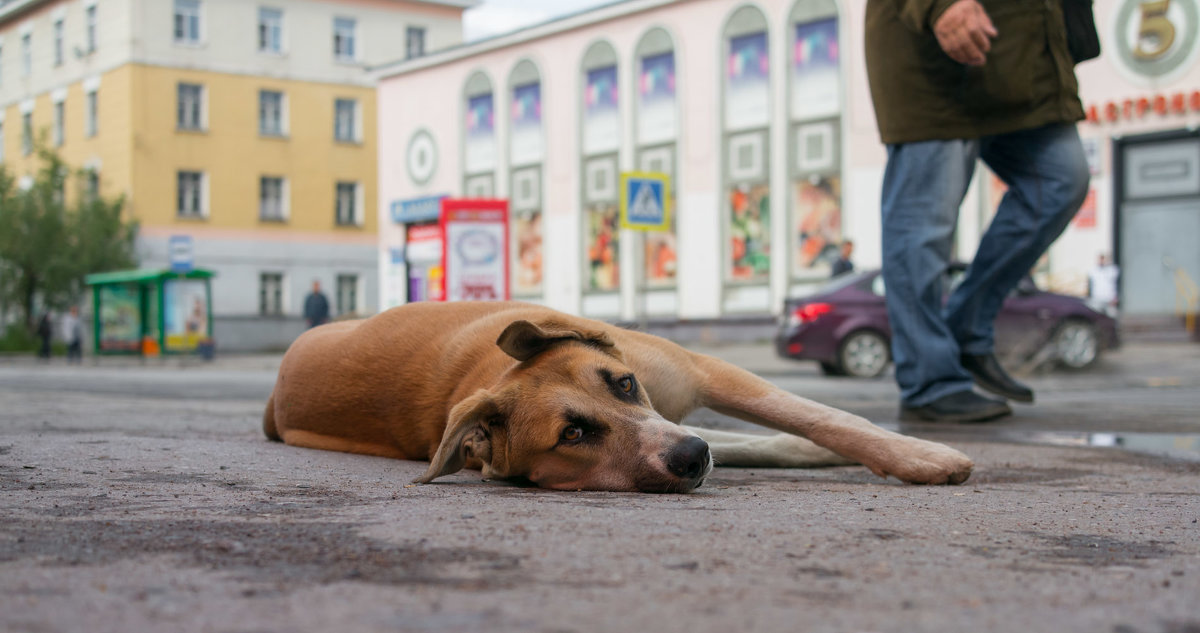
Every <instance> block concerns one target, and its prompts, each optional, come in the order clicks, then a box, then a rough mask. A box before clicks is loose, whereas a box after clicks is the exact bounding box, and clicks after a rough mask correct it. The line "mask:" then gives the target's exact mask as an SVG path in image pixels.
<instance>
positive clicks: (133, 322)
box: [100, 284, 142, 352]
mask: <svg viewBox="0 0 1200 633" xmlns="http://www.w3.org/2000/svg"><path fill="white" fill-rule="evenodd" d="M139 300H140V298H139V296H138V287H137V286H136V285H133V284H128V285H121V286H116V285H112V286H101V287H100V349H101V350H103V351H131V352H133V351H137V350H139V349H140V348H141V339H142V328H141V323H139V322H138V302H139Z"/></svg>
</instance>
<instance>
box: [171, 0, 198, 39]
mask: <svg viewBox="0 0 1200 633" xmlns="http://www.w3.org/2000/svg"><path fill="white" fill-rule="evenodd" d="M175 41H176V42H178V43H180V44H199V43H200V0H175Z"/></svg>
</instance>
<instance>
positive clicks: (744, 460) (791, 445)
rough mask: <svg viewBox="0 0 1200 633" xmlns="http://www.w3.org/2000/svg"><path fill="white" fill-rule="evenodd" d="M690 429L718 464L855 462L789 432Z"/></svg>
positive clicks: (776, 465) (809, 465)
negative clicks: (770, 432)
mask: <svg viewBox="0 0 1200 633" xmlns="http://www.w3.org/2000/svg"><path fill="white" fill-rule="evenodd" d="M684 428H686V429H687V430H689V431H691V432H693V433H695V434H696V435H698V436H700V439H702V440H704V441H705V442H708V448H709V450H711V451H712V456H713V463H714V464H716V465H717V466H735V467H743V468H817V467H819V466H845V465H849V464H853V463H855V462H853V461H851V460H849V459H846V458H845V457H842V456H841V455H838V454H837V453H835V452H833V451H831V450H829V449H827V448H822V447H820V446H817V445H816V444H813V443H812V442H811V441H809V440H807V439H804V438H803V437H800V436H797V435H791V434H788V433H775V434H772V435H761V434H757V435H756V434H752V433H734V432H731V431H718V430H717V429H706V428H701V427H695V426H685V427H684Z"/></svg>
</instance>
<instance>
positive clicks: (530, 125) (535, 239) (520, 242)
mask: <svg viewBox="0 0 1200 633" xmlns="http://www.w3.org/2000/svg"><path fill="white" fill-rule="evenodd" d="M508 93H509V97H510V100H509V114H510V120H509V134H508V161H509V165H510V167H511V169H510V173H511V178H512V182H511V183H510V187H509V192H510V196H509V202H510V207H509V209H510V212H511V214H512V215H511V220H510V221H511V222H512V230H511V231H510V235H511V236H512V237H511V239H512V245H511V248H510V252H511V253H512V255H511V256H512V266H511V267H510V270H512V281H511V288H512V294H513V296H515V297H524V298H532V297H538V296H540V295H541V294H542V238H543V228H542V212H543V210H544V209H543V206H542V173H543V169H542V163H543V161H544V160H545V147H544V146H545V142H544V138H545V137H544V135H543V133H542V80H541V74H540V73H539V72H538V69H537V66H535V65H534V63H533V62H531V61H529V60H522V61H521V62H519V63H518V64H517V65H516V66H515V67H514V68H513V71H512V73H510V74H509V76H508Z"/></svg>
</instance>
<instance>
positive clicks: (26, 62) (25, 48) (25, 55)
mask: <svg viewBox="0 0 1200 633" xmlns="http://www.w3.org/2000/svg"><path fill="white" fill-rule="evenodd" d="M32 74H33V33H23V34H22V35H21V76H22V77H28V76H30V75H32Z"/></svg>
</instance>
